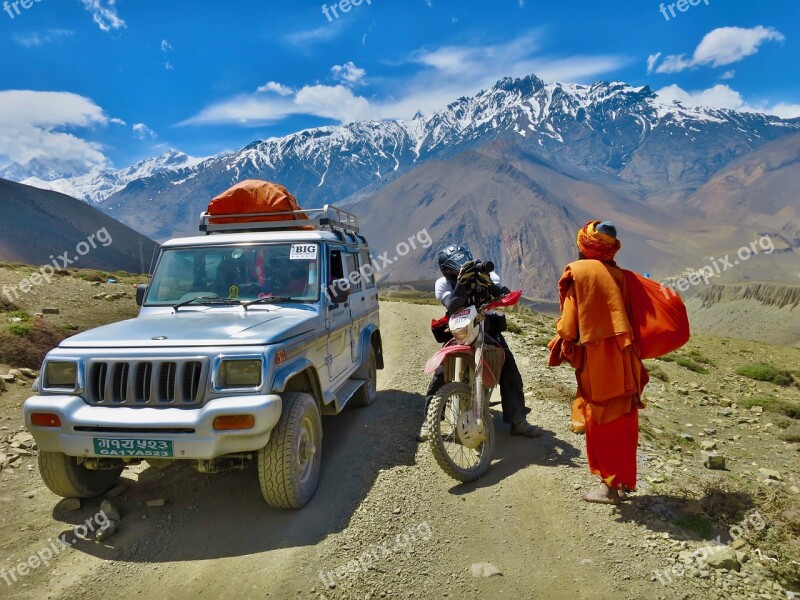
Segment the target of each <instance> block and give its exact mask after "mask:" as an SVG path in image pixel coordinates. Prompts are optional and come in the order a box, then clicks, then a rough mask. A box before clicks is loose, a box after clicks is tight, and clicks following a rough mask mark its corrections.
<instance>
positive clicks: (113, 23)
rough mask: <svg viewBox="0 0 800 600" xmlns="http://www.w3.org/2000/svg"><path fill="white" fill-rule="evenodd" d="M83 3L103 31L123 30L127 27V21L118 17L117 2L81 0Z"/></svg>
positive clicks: (115, 0)
mask: <svg viewBox="0 0 800 600" xmlns="http://www.w3.org/2000/svg"><path fill="white" fill-rule="evenodd" d="M81 2H82V3H83V7H84V8H85V9H86V10H88V11H89V12H90V13H91V14H92V20H94V22H95V23H96V24H97V26H98V27H99V28H100V29H101V30H102V31H111V30H113V29H122V28H123V27H125V26H126V25H125V21H123V20H122V19H120V18H119V15H117V0H81Z"/></svg>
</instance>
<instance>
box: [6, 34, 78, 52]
mask: <svg viewBox="0 0 800 600" xmlns="http://www.w3.org/2000/svg"><path fill="white" fill-rule="evenodd" d="M73 35H75V32H74V31H71V30H69V29H46V30H44V31H35V32H32V33H27V34H14V35H13V36H12V39H13V40H14V42H16V43H17V44H19V45H20V46H25V47H26V48H38V47H39V46H44V45H45V44H51V43H55V42H59V41H61V40H63V39H64V38H68V37H72V36H73Z"/></svg>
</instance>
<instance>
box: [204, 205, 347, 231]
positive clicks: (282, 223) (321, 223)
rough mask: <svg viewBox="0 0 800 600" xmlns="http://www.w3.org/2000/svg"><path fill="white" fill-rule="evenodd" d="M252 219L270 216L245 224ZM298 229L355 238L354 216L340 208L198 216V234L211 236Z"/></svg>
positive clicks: (326, 207) (328, 207)
mask: <svg viewBox="0 0 800 600" xmlns="http://www.w3.org/2000/svg"><path fill="white" fill-rule="evenodd" d="M253 217H273V218H276V220H274V221H249V220H248V219H252V218H253ZM212 219H226V220H227V219H241V222H239V223H212V222H211V220H212ZM298 227H311V228H313V229H315V230H328V231H332V232H334V233H338V232H347V233H353V234H356V235H358V234H359V231H358V217H357V216H355V215H354V214H353V213H349V212H347V211H345V210H342V209H341V208H337V207H335V206H332V205H330V204H326V205H325V206H323V207H322V208H309V209H306V210H292V211H286V212H275V213H249V214H244V213H242V214H221V215H210V214H208V212H203V213H201V214H200V231H203V232H205V234H206V235H210V234H212V233H240V232H252V231H281V230H284V231H286V230H296V229H297V228H298Z"/></svg>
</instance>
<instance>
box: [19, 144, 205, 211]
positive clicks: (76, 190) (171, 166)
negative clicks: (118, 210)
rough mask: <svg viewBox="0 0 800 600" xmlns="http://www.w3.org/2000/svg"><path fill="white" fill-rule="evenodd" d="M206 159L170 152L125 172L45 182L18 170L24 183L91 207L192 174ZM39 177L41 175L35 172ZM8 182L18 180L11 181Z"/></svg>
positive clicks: (98, 172)
mask: <svg viewBox="0 0 800 600" xmlns="http://www.w3.org/2000/svg"><path fill="white" fill-rule="evenodd" d="M202 161H203V159H200V158H194V157H192V156H189V155H187V154H184V153H183V152H179V151H178V150H169V151H168V152H165V153H164V154H162V155H161V156H156V157H154V158H148V159H145V160H142V161H139V162H138V163H136V164H135V165H132V166H130V167H127V168H125V169H94V170H93V171H91V172H90V173H86V174H83V175H80V176H78V177H56V178H52V177H50V178H47V177H46V176H45V177H46V178H42V177H43V176H42V175H41V174H39V175H36V174H31V172H30V171H24V170H22V169H21V168H18V169H17V170H18V173H19V174H23V173H24V174H25V176H24V177H23V178H21V183H24V184H25V185H30V186H33V187H36V188H40V189H43V190H51V191H53V192H60V193H62V194H66V195H67V196H72V197H73V198H78V199H79V200H85V201H86V202H89V203H90V204H96V203H99V202H102V201H103V200H105V199H106V198H108V197H109V196H110V195H111V194H114V193H115V192H118V191H120V190H121V189H123V188H125V186H127V185H128V184H129V183H131V182H132V181H137V180H139V179H144V178H146V177H152V176H154V175H157V174H159V173H164V172H172V173H189V172H191V170H192V169H193V168H194V167H196V166H197V165H199V164H200V163H201V162H202ZM33 173H38V171H35V170H34V171H33ZM8 179H17V178H15V177H8Z"/></svg>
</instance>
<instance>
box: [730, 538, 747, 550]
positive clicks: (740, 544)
mask: <svg viewBox="0 0 800 600" xmlns="http://www.w3.org/2000/svg"><path fill="white" fill-rule="evenodd" d="M744 546H745V541H744V540H743V539H742V538H736V539H735V540H733V541H732V542H731V548H733V549H734V550H739V549H741V548H744Z"/></svg>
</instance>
